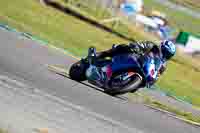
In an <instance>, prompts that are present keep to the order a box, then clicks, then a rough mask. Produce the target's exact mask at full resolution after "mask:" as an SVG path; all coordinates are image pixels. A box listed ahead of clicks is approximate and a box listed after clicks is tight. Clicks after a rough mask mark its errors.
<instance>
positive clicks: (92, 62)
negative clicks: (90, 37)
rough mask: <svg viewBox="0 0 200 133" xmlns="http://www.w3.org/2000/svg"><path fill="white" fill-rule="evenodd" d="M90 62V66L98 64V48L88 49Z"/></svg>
mask: <svg viewBox="0 0 200 133" xmlns="http://www.w3.org/2000/svg"><path fill="white" fill-rule="evenodd" d="M88 62H89V64H90V65H95V63H96V48H95V47H90V48H89V49H88Z"/></svg>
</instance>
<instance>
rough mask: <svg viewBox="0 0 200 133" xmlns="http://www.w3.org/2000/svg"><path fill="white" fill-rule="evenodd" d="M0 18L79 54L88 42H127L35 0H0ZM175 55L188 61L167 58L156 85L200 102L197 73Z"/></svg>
mask: <svg viewBox="0 0 200 133" xmlns="http://www.w3.org/2000/svg"><path fill="white" fill-rule="evenodd" d="M0 22H4V23H6V24H9V25H11V26H13V27H15V28H17V29H18V30H20V31H24V32H29V33H32V34H34V35H36V36H39V37H40V38H43V39H46V40H48V41H49V42H50V43H51V44H54V45H55V46H57V47H60V48H64V49H67V50H68V51H70V52H72V53H74V54H75V55H78V56H83V55H86V53H87V48H88V47H89V46H91V45H93V46H96V47H97V49H98V50H103V49H106V48H110V47H111V45H112V44H113V43H126V42H127V41H126V40H124V39H121V38H119V37H116V36H115V35H113V34H111V33H107V32H105V31H103V30H101V29H97V28H95V27H94V26H92V25H89V24H87V23H86V22H83V21H81V20H78V19H76V18H74V17H72V16H69V15H65V14H63V13H61V12H58V11H56V10H54V9H52V8H49V7H45V6H42V5H40V4H39V2H38V1H36V0H29V1H27V0H15V1H13V0H7V1H1V4H0ZM122 30H124V29H122ZM125 31H126V30H125ZM125 31H124V32H125ZM132 34H133V36H134V37H136V39H139V38H143V39H145V34H143V33H140V32H139V33H137V32H132V33H131V35H132ZM176 58H177V59H178V60H181V61H183V62H187V63H188V64H189V65H181V64H179V63H176V62H170V63H169V65H168V70H167V71H166V72H165V74H164V75H163V76H162V77H161V79H160V81H159V82H158V85H159V86H160V87H161V88H164V89H165V90H167V91H168V90H169V91H172V92H173V93H175V94H176V95H177V96H182V97H183V96H186V97H189V98H190V99H191V101H192V103H193V104H195V105H199V106H200V101H199V100H198V99H200V88H199V86H200V82H198V81H199V79H200V73H199V72H196V71H195V70H194V69H193V68H192V66H191V61H190V60H185V59H182V58H180V57H178V56H177V57H176ZM186 74H187V75H186Z"/></svg>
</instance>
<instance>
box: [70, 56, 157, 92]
mask: <svg viewBox="0 0 200 133" xmlns="http://www.w3.org/2000/svg"><path fill="white" fill-rule="evenodd" d="M120 56H121V55H118V56H115V57H113V58H110V59H108V58H103V59H102V58H97V59H96V60H97V63H96V64H97V67H100V68H102V67H103V66H105V65H108V64H110V63H111V62H112V61H113V60H117V59H118V58H119V57H120ZM140 58H141V57H140ZM142 59H143V61H142V63H139V62H138V60H137V59H136V58H135V59H133V60H132V61H131V63H130V64H131V65H130V66H128V67H126V69H119V70H118V71H116V72H114V73H113V74H112V76H111V78H110V80H109V82H108V83H107V85H106V86H104V85H102V84H101V85H99V83H96V81H93V80H91V79H88V78H87V77H86V71H87V69H88V68H89V66H90V65H89V62H88V57H85V58H82V59H81V60H79V61H78V62H76V63H74V64H72V66H71V67H70V70H69V76H70V78H71V79H72V80H75V81H78V82H81V81H85V80H88V82H89V83H91V84H93V85H95V86H98V87H101V88H103V89H104V92H105V93H107V94H110V95H120V94H125V93H128V92H132V93H134V92H136V91H137V90H138V89H139V88H142V87H145V86H151V85H152V84H153V83H154V81H155V80H156V79H157V74H158V73H157V71H156V63H155V60H154V59H153V58H149V56H148V54H146V55H143V56H142ZM115 62H116V63H117V61H115ZM118 65H123V64H118Z"/></svg>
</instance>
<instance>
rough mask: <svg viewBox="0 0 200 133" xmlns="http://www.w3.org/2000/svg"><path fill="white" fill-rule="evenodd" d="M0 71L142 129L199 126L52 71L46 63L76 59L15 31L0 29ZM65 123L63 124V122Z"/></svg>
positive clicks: (164, 132)
mask: <svg viewBox="0 0 200 133" xmlns="http://www.w3.org/2000/svg"><path fill="white" fill-rule="evenodd" d="M0 43H1V44H0V73H4V74H6V75H7V76H10V77H15V78H19V79H20V80H23V82H26V83H28V84H30V85H34V86H36V87H37V88H42V89H43V90H42V91H45V92H46V93H48V94H51V95H54V96H56V97H59V98H61V99H62V100H64V101H67V102H70V103H73V104H75V105H79V106H82V107H84V108H86V109H88V110H90V111H91V112H95V113H97V114H101V115H103V116H105V117H108V118H111V119H113V120H115V121H119V122H121V123H123V124H125V125H127V126H128V127H132V128H137V129H140V131H142V132H144V133H199V131H200V128H198V127H195V126H193V125H190V124H187V123H185V122H183V121H180V120H177V119H174V118H172V117H169V116H168V115H166V114H164V113H161V112H158V111H155V110H153V109H150V108H148V107H145V106H144V105H141V104H134V103H128V102H127V101H124V100H121V99H118V98H115V97H111V96H108V95H106V94H104V93H102V92H100V91H98V90H96V89H94V88H92V87H90V86H86V85H83V84H80V83H77V82H75V81H72V80H70V79H68V78H66V77H62V76H60V75H56V74H55V73H52V72H50V71H49V70H48V69H47V65H51V64H61V65H66V67H69V66H70V64H72V63H73V62H75V61H76V59H73V58H72V57H70V56H67V55H64V54H63V53H61V52H59V51H56V50H55V49H51V48H47V47H46V46H42V45H40V44H38V43H37V42H34V41H32V40H29V39H26V38H23V37H21V36H19V35H17V34H16V33H13V32H8V31H4V30H0ZM66 126H67V125H66Z"/></svg>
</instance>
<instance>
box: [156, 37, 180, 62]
mask: <svg viewBox="0 0 200 133" xmlns="http://www.w3.org/2000/svg"><path fill="white" fill-rule="evenodd" d="M160 49H161V52H162V55H163V58H165V59H166V60H169V59H170V58H172V57H173V56H174V55H175V53H176V46H175V44H174V43H173V42H172V41H168V40H165V41H162V42H161V45H160Z"/></svg>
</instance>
